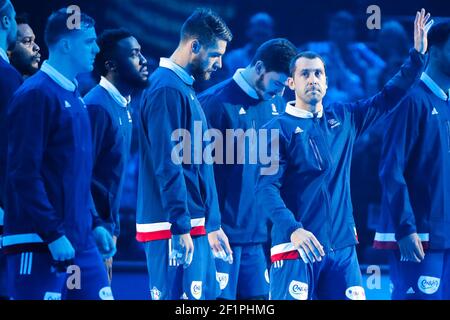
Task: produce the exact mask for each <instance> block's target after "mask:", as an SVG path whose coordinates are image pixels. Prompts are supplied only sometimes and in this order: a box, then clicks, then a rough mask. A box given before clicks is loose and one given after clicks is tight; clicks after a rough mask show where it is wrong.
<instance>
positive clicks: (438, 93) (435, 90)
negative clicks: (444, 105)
mask: <svg viewBox="0 0 450 320" xmlns="http://www.w3.org/2000/svg"><path fill="white" fill-rule="evenodd" d="M420 80H422V81H423V83H425V85H426V86H427V87H428V88H429V89H430V90H431V92H433V93H434V94H435V95H436V96H438V98H441V99H442V100H444V101H447V100H448V99H449V97H450V88H449V89H448V94H446V93H445V91H444V90H442V88H441V87H439V86H438V84H437V83H436V82H434V80H433V79H431V77H430V76H429V75H427V74H426V73H425V72H423V73H422V75H421V76H420Z"/></svg>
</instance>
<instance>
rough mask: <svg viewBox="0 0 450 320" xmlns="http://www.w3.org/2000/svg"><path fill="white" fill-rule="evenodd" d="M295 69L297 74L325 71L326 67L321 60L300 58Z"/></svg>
mask: <svg viewBox="0 0 450 320" xmlns="http://www.w3.org/2000/svg"><path fill="white" fill-rule="evenodd" d="M295 67H296V68H295V69H296V71H297V72H303V71H317V70H319V71H322V72H324V71H325V66H324V64H323V62H322V60H321V59H320V58H312V59H311V58H306V57H300V58H298V59H297V61H296V63H295Z"/></svg>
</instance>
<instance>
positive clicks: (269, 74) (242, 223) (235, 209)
mask: <svg viewBox="0 0 450 320" xmlns="http://www.w3.org/2000/svg"><path fill="white" fill-rule="evenodd" d="M296 54H297V49H296V48H295V46H294V45H293V44H292V43H291V42H289V41H288V40H286V39H272V40H269V41H267V42H265V43H263V44H262V45H261V46H260V47H259V48H258V50H257V51H256V54H255V56H254V57H253V60H252V61H251V63H250V65H249V66H247V68H245V69H238V70H237V71H236V72H235V74H234V76H233V77H232V78H231V79H228V80H225V81H224V82H222V83H219V84H217V85H215V86H214V87H212V88H210V89H208V90H207V91H205V92H204V93H202V94H201V95H200V96H199V101H200V103H201V105H202V107H203V110H204V111H205V115H206V120H207V121H208V124H209V126H210V127H211V128H214V129H217V130H220V132H221V133H222V134H223V136H225V135H226V130H228V129H242V131H241V132H242V138H244V139H245V135H246V132H247V130H259V129H260V128H261V127H262V126H263V125H264V124H266V123H267V122H269V120H271V119H272V118H274V117H276V116H277V115H278V114H279V113H282V112H283V111H284V107H285V106H286V104H285V101H284V99H283V98H282V97H281V96H282V94H283V92H284V89H285V87H286V86H287V79H288V77H289V65H290V62H291V60H292V59H293V58H294V57H295V56H296ZM240 138H241V137H239V136H236V137H234V139H235V140H237V141H239V140H240ZM241 141H245V140H241ZM254 142H255V144H256V145H257V141H254ZM235 144H236V143H233V144H231V146H233V150H224V152H223V153H224V154H223V158H224V159H228V156H227V154H228V153H229V152H231V153H233V154H234V145H235ZM238 148H240V149H241V150H243V149H244V148H245V154H248V153H249V152H250V150H251V149H252V148H251V146H250V143H249V144H246V145H245V146H238ZM253 150H256V148H255V149H253ZM247 159H248V158H247ZM248 162H249V161H247V162H246V163H242V162H239V160H238V159H234V161H233V163H232V164H228V161H227V164H214V175H215V180H216V186H217V193H218V197H219V206H220V212H221V218H222V226H223V229H224V231H225V233H226V234H227V236H228V238H229V240H230V244H231V248H232V250H233V255H234V263H233V264H231V265H230V264H228V263H226V262H224V261H222V260H221V259H216V268H217V272H218V274H219V276H218V278H219V280H220V282H221V287H222V289H223V290H222V293H221V295H220V298H221V299H227V300H235V299H236V298H238V299H264V298H267V295H268V293H269V283H268V274H267V259H266V257H265V253H264V247H263V245H264V244H265V243H266V242H267V241H268V235H267V219H266V217H264V216H262V215H261V212H259V211H258V210H255V209H256V205H255V197H254V190H255V187H256V178H257V176H258V175H257V173H256V169H257V165H256V164H250V163H248Z"/></svg>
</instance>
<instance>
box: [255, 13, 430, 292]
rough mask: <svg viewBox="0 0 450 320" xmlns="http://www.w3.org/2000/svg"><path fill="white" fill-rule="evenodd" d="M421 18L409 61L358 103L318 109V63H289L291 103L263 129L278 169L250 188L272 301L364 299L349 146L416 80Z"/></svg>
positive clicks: (314, 57)
mask: <svg viewBox="0 0 450 320" xmlns="http://www.w3.org/2000/svg"><path fill="white" fill-rule="evenodd" d="M429 17H430V15H429V14H428V15H425V10H424V9H422V11H421V12H417V14H416V21H415V23H414V49H411V51H410V57H409V59H408V60H407V61H406V62H405V63H404V64H403V65H402V67H401V69H400V71H399V72H398V73H397V74H396V75H395V76H394V77H393V78H392V79H391V80H390V81H389V82H388V83H387V84H386V85H385V86H384V88H383V89H382V90H381V91H380V92H379V93H377V94H376V95H374V96H373V97H371V98H369V99H366V100H360V101H358V102H353V103H333V104H331V105H329V106H325V107H324V106H323V98H324V96H325V94H326V92H327V77H326V73H325V63H324V61H323V58H322V57H321V56H320V55H318V54H317V53H314V52H301V53H299V54H298V56H296V57H295V58H294V59H293V60H292V63H291V77H290V78H289V80H288V82H289V87H290V88H291V89H294V90H295V96H296V100H295V101H293V102H290V103H288V104H287V106H286V111H285V113H284V114H282V115H280V116H279V117H276V118H274V119H273V120H271V121H270V122H269V123H268V124H267V125H266V126H264V128H265V129H267V130H269V131H270V133H271V134H270V136H271V138H270V139H269V140H270V142H269V146H267V150H271V148H272V145H275V146H277V147H278V150H279V152H278V154H277V160H278V170H277V172H274V174H272V175H260V176H259V180H258V184H257V189H256V198H257V201H258V205H259V207H260V210H262V211H265V212H266V213H267V214H269V217H270V218H271V220H272V222H273V227H272V233H271V234H272V248H271V260H272V267H271V270H270V294H271V298H272V299H274V300H306V299H351V300H360V299H365V292H364V288H363V286H362V276H361V270H360V268H359V263H358V259H357V256H356V248H355V246H356V244H357V242H358V241H357V235H356V229H355V223H354V219H353V214H352V203H351V198H350V166H351V159H352V152H353V146H354V144H355V142H356V141H357V138H358V137H359V136H360V135H361V134H362V133H364V132H366V131H367V130H368V129H369V128H371V127H372V126H373V125H374V124H376V123H377V122H378V121H380V119H383V117H385V116H386V115H387V114H388V113H389V112H390V111H391V110H393V109H394V108H395V107H396V105H397V104H398V103H399V102H400V101H401V100H402V98H404V97H405V96H406V95H407V92H408V90H409V88H410V87H411V86H412V85H413V84H414V83H415V81H416V80H418V78H419V77H420V74H421V73H422V70H423V66H424V65H425V53H426V50H427V31H428V29H429V27H430V26H431V24H432V23H433V22H432V21H430V22H429V23H428V24H427V21H428V19H429ZM406 111H407V108H406V109H402V112H406ZM393 125H395V123H394V124H393ZM272 132H273V133H272Z"/></svg>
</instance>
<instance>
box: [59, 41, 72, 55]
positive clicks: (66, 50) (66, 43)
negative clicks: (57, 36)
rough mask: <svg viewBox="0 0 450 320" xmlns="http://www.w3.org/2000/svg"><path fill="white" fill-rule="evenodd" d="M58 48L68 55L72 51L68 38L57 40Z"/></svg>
mask: <svg viewBox="0 0 450 320" xmlns="http://www.w3.org/2000/svg"><path fill="white" fill-rule="evenodd" d="M58 46H59V47H60V49H61V50H62V51H63V52H64V53H69V52H71V51H72V45H71V43H70V40H69V39H68V38H62V39H61V40H59V43H58Z"/></svg>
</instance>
